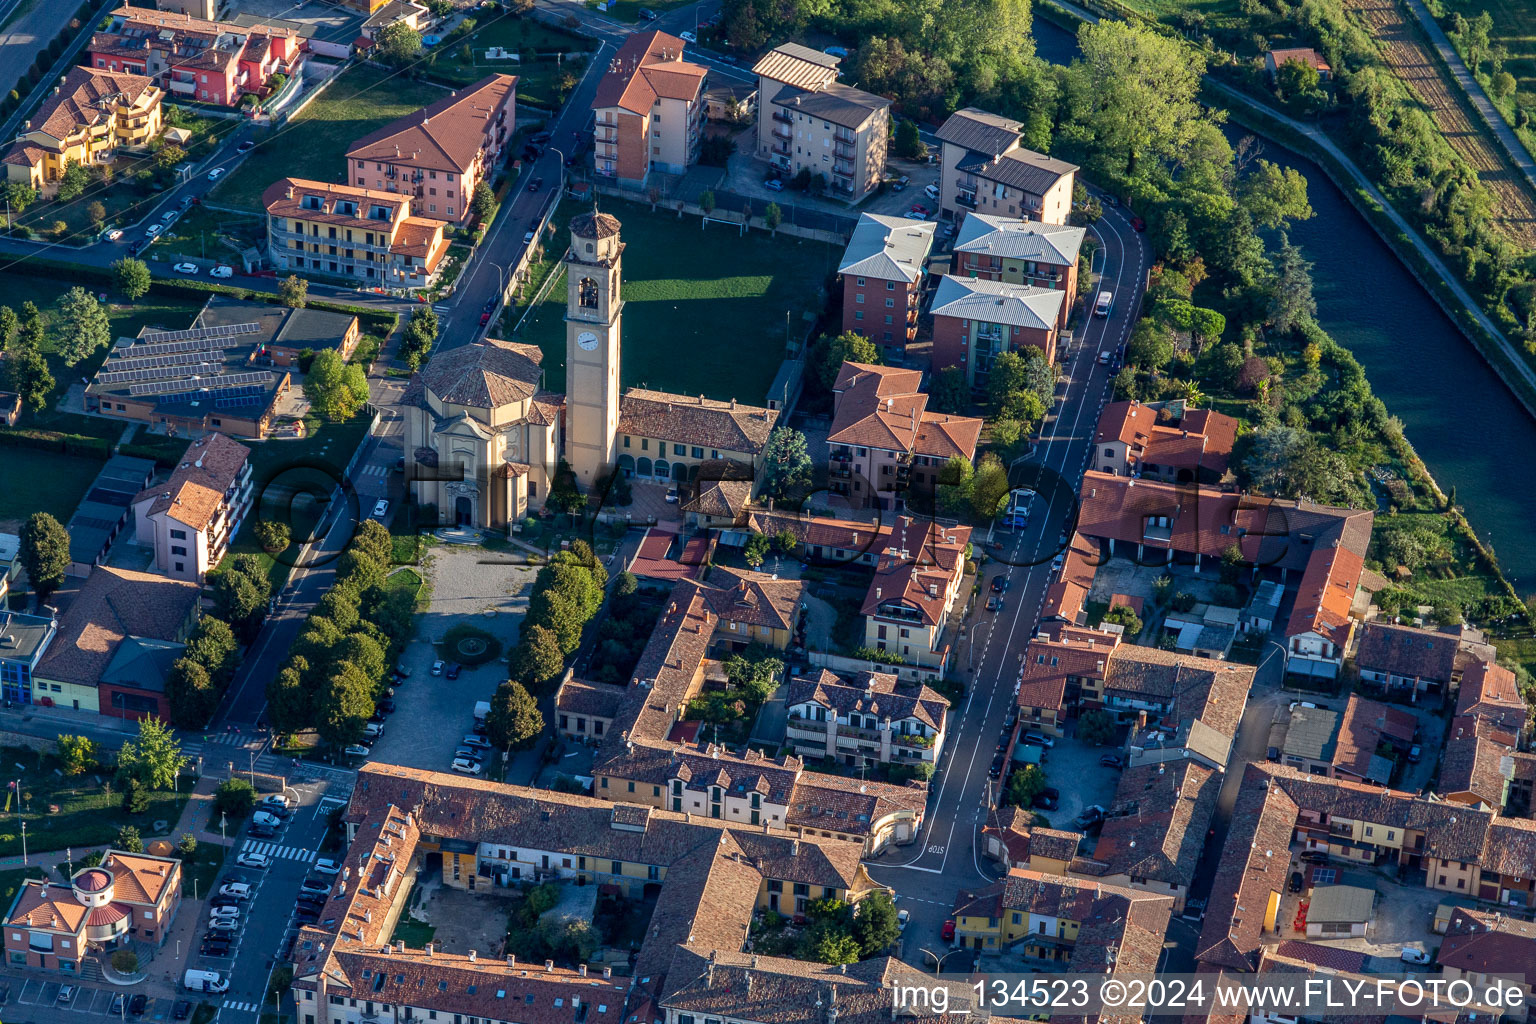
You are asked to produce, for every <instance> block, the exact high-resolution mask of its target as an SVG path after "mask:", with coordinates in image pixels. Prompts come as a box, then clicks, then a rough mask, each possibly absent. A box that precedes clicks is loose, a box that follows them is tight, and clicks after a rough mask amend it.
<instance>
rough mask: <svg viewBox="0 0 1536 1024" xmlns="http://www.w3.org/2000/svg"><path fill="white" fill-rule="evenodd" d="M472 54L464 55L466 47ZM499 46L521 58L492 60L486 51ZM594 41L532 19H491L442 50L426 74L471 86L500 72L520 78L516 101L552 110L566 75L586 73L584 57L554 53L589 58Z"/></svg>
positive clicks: (562, 93)
mask: <svg viewBox="0 0 1536 1024" xmlns="http://www.w3.org/2000/svg"><path fill="white" fill-rule="evenodd" d="M466 46H467V47H468V48H469V49H468V52H467V53H466V52H465V47H466ZM492 47H500V48H501V49H503V50H505V51H508V52H510V53H516V54H518V55H519V56H520V57H521V58H522V59H521V60H517V61H511V60H489V59H487V58H486V56H485V54H486V51H487V50H489V49H491V48H492ZM592 48H593V41H592V40H591V39H588V38H587V37H585V36H579V35H576V34H575V33H572V32H566V31H565V30H564V29H560V28H557V27H555V26H553V25H544V24H541V23H540V22H537V21H534V20H533V19H531V18H518V17H512V16H492V17H490V18H482V19H481V24H480V25H479V27H478V28H476V29H475V30H474V31H473V32H472V33H470V34H469V35H468V36H467V37H460V38H457V39H455V40H453V41H452V42H451V43H444V44H442V45H441V46H439V47H438V48H437V50H436V52H434V53H433V55H432V56H431V58H429V63H428V70H427V73H428V74H429V75H431V76H432V78H434V79H436V80H438V81H441V82H444V83H445V84H448V85H455V86H458V85H469V84H471V83H473V82H478V81H480V79H482V78H484V77H485V76H486V75H490V74H494V73H496V72H501V73H503V74H508V75H516V76H517V102H518V103H519V104H528V105H530V106H535V107H543V108H545V109H548V110H555V109H558V108H559V106H560V104H561V102H563V100H564V99H565V95H566V92H567V90H565V89H562V88H561V81H562V79H563V78H564V73H565V72H570V73H571V74H572V75H574V76H575V77H576V78H580V77H581V73H582V72H583V71H585V70H586V64H585V57H584V56H583V57H578V58H576V59H575V60H574V61H572V60H571V59H570V58H564V57H562V58H560V59H556V58H555V56H554V53H555V52H556V51H558V52H559V53H561V54H569V53H577V54H585V53H586V52H587V51H590V50H591V49H592Z"/></svg>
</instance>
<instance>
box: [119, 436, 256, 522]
mask: <svg viewBox="0 0 1536 1024" xmlns="http://www.w3.org/2000/svg"><path fill="white" fill-rule="evenodd" d="M250 454H251V450H250V449H249V448H247V447H246V446H245V445H243V444H241V443H240V442H238V441H235V440H232V439H230V438H228V437H226V436H225V435H223V434H220V433H218V432H215V433H212V434H209V435H207V436H206V437H201V438H198V439H197V440H196V441H193V442H192V443H191V444H190V445H188V446H187V450H186V453H185V454H184V455H183V456H182V460H183V461H182V462H181V464H180V465H178V466H177V467H176V469H175V470H174V471H172V473H171V478H170V479H169V480H167V481H166V482H165V483H163V484H157V485H155V486H153V487H148V488H146V489H145V490H143V491H141V492H139V494H138V496H137V497H135V498H134V499H133V503H134V504H135V505H137V504H138V503H139V502H141V501H144V500H146V499H151V498H152V499H153V501H154V503H153V504H151V505H150V506H149V512H148V514H149V515H158V514H159V513H162V512H164V513H168V514H169V516H170V518H172V519H174V520H176V521H177V522H178V523H183V524H185V525H187V526H189V527H191V528H192V529H194V530H204V529H207V527H208V524H209V522H210V521H212V519H213V517H214V514H215V513H217V512H218V510H219V506H220V505H222V504H223V502H224V495H225V493H226V492H227V491H228V490H229V489H230V487H232V486H233V485H234V482H235V478H236V477H238V476H239V475H240V473H241V471H242V470H244V469H245V464H246V461H247V459H249V457H250Z"/></svg>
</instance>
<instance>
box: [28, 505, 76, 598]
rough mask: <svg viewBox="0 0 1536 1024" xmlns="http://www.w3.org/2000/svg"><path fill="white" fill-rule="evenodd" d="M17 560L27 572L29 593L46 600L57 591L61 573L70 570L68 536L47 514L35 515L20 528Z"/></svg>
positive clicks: (35, 513)
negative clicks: (30, 588) (32, 592)
mask: <svg viewBox="0 0 1536 1024" xmlns="http://www.w3.org/2000/svg"><path fill="white" fill-rule="evenodd" d="M17 557H18V558H20V559H21V566H22V568H24V569H26V570H27V579H28V580H30V581H31V583H32V589H33V590H35V591H37V594H38V597H39V599H46V598H47V597H48V595H49V594H51V593H53V592H54V591H55V590H57V589H59V584H61V583H63V582H64V570H65V569H67V568H69V534H68V533H66V532H65V531H64V527H63V526H62V525H61V524H60V523H59V521H58V520H57V519H55V518H53V516H51V515H49V514H48V513H47V512H34V513H32V515H31V516H30V517H29V518H28V519H27V521H26V523H25V524H23V526H22V528H21V545H20V550H19V551H18V552H17Z"/></svg>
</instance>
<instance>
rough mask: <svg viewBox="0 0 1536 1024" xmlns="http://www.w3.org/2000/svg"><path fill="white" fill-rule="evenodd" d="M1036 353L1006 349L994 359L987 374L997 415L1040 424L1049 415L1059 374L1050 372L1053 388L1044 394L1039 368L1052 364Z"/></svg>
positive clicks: (988, 392) (1050, 383)
mask: <svg viewBox="0 0 1536 1024" xmlns="http://www.w3.org/2000/svg"><path fill="white" fill-rule="evenodd" d="M1032 352H1034V350H1033V349H1030V350H1026V351H1024V352H1004V353H1003V354H1002V355H1000V356H998V357H997V359H996V360H994V361H993V363H992V370H991V372H990V373H988V374H987V402H988V404H989V405H990V406H991V408H992V413H993V415H994V416H997V417H1000V418H1003V419H1010V420H1020V421H1021V422H1024V423H1036V422H1038V421H1039V420H1040V419H1041V418H1042V417H1044V416H1045V411H1046V409H1048V408H1049V407H1050V401H1051V400H1052V399H1054V397H1055V387H1056V375H1055V371H1054V370H1050V371H1049V385H1050V390H1049V391H1047V393H1046V394H1045V395H1043V396H1042V395H1041V394H1040V389H1039V377H1040V372H1039V367H1040V366H1042V365H1043V366H1045V367H1046V368H1047V370H1049V364H1048V363H1046V362H1045V359H1044V357H1043V356H1040V355H1037V354H1036V355H1031V354H1030V353H1032Z"/></svg>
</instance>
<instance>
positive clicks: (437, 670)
mask: <svg viewBox="0 0 1536 1024" xmlns="http://www.w3.org/2000/svg"><path fill="white" fill-rule="evenodd" d="M432 674H433V675H435V676H440V675H442V674H443V663H442V662H441V661H434V662H433V663H432Z"/></svg>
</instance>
